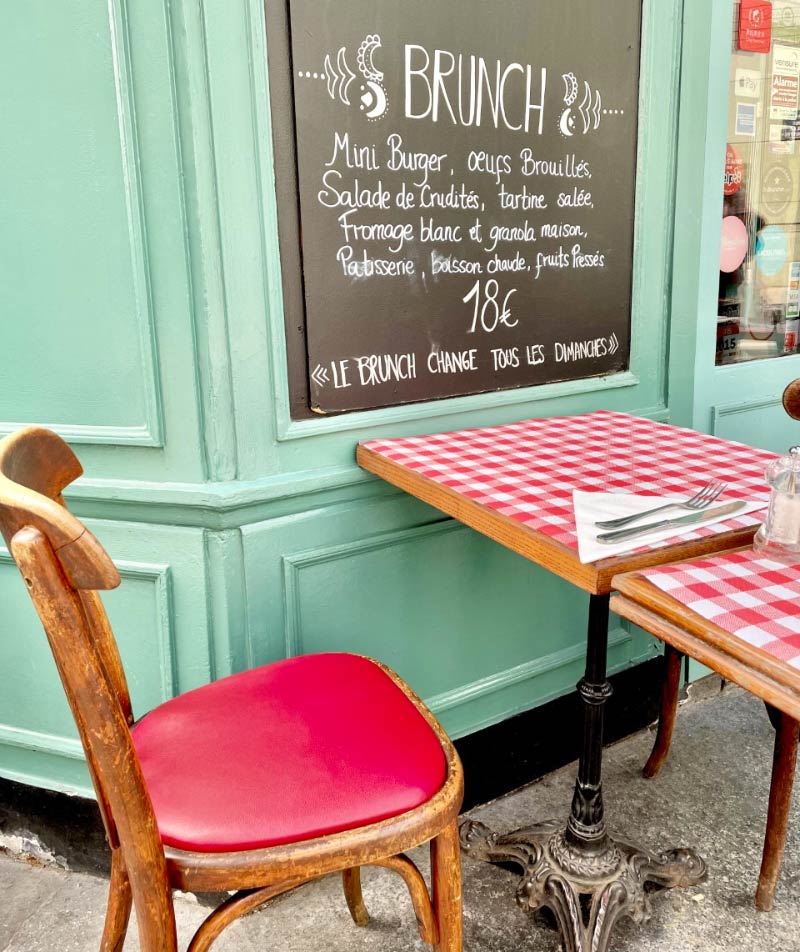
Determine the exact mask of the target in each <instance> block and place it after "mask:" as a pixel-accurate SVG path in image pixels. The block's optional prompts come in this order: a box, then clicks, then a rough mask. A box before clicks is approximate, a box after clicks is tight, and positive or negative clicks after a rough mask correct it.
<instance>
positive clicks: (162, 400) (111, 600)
mask: <svg viewBox="0 0 800 952" xmlns="http://www.w3.org/2000/svg"><path fill="white" fill-rule="evenodd" d="M700 6H705V4H701V5H700ZM7 7H8V9H7V10H5V11H4V24H3V30H2V31H0V79H2V82H1V83H0V101H2V114H3V117H4V124H5V129H4V131H5V133H6V134H5V135H4V137H3V144H2V145H0V181H2V182H3V183H4V187H3V194H2V197H1V198H0V203H2V214H0V260H2V261H3V263H4V265H7V266H8V267H7V268H6V269H5V276H4V278H3V280H2V281H0V321H2V337H1V338H0V340H1V341H2V360H1V361H0V420H2V421H4V422H2V423H0V431H2V432H6V431H9V430H12V429H14V428H15V427H16V426H18V425H19V424H21V423H26V422H39V423H45V424H49V425H52V426H54V427H55V428H56V429H58V430H59V431H60V432H61V433H63V434H64V435H65V436H66V437H67V438H68V439H70V441H71V442H72V443H73V445H74V446H75V448H76V450H77V452H78V454H79V455H80V457H81V459H82V461H83V463H84V467H85V470H86V474H87V475H86V476H85V477H84V478H83V479H82V480H81V481H80V482H79V483H78V484H77V485H76V486H75V488H74V489H73V490H71V491H70V493H69V499H70V503H71V505H72V506H73V508H74V509H75V510H76V511H77V512H78V513H79V514H80V515H81V516H83V517H85V518H86V519H87V520H89V522H90V525H91V526H92V528H93V529H94V530H95V531H96V532H97V534H98V536H99V537H100V539H101V540H102V541H103V542H104V543H105V544H106V545H107V546H108V548H109V551H110V552H111V553H112V555H113V557H114V558H115V560H116V561H117V562H118V564H119V566H120V570H121V573H122V575H123V586H122V588H121V589H120V590H118V591H116V592H114V593H111V594H109V596H108V598H107V603H108V606H109V611H110V613H111V616H112V620H113V622H114V623H115V626H116V627H117V630H118V632H119V637H120V642H121V648H122V653H123V656H124V660H125V663H126V666H127V668H128V670H129V671H130V673H131V680H132V687H133V695H134V702H135V705H136V710H137V712H138V713H142V712H143V711H144V710H146V709H147V708H148V707H151V706H152V705H153V704H155V703H157V702H158V701H159V700H161V699H162V698H164V697H167V696H169V695H170V694H172V693H175V692H178V691H184V690H186V689H187V688H190V687H193V686H195V685H197V684H201V683H204V682H205V681H208V680H209V679H211V678H214V677H219V676H222V675H224V674H227V673H229V672H231V671H235V670H240V669H242V668H244V667H247V666H249V665H252V664H257V663H260V662H264V661H270V660H273V659H276V658H280V657H283V656H285V655H287V654H291V653H293V652H299V651H315V650H324V649H340V648H344V649H352V650H357V651H363V652H366V653H368V654H372V655H375V656H377V657H379V658H381V659H384V660H386V661H387V662H389V663H390V664H392V665H393V666H394V667H396V668H397V669H398V670H399V671H400V673H401V674H402V675H404V676H405V677H406V678H408V680H409V681H410V682H411V683H412V685H414V687H416V689H417V690H418V691H420V692H421V693H422V694H423V695H424V696H425V697H426V698H427V699H428V700H429V701H430V703H431V705H432V706H433V708H434V710H436V711H437V712H438V713H439V714H440V715H441V718H442V720H443V722H444V724H445V726H446V727H447V728H448V729H449V730H450V731H451V732H452V733H454V734H455V735H460V734H464V733H468V732H470V731H473V730H476V729H478V728H480V727H482V726H485V725H487V724H490V723H493V722H496V721H498V720H500V719H502V718H504V717H507V716H509V715H511V714H513V713H515V712H518V711H521V710H524V709H527V708H530V707H532V706H533V705H535V704H538V703H541V702H543V701H544V700H546V699H548V698H551V697H554V696H556V695H558V694H561V693H564V692H565V691H569V690H571V689H572V687H573V685H574V683H575V681H576V680H577V678H578V677H579V675H580V673H581V669H582V657H583V645H584V627H585V617H586V614H585V613H586V599H585V597H584V596H582V595H580V594H577V593H576V592H575V590H574V589H572V588H570V587H569V586H567V585H565V584H564V583H563V582H560V581H559V580H557V579H555V578H553V577H551V576H549V575H548V574H547V573H545V572H542V571H540V570H539V569H537V568H536V567H534V566H531V565H528V564H527V563H525V562H524V561H523V560H521V559H519V558H518V557H516V556H513V555H512V554H510V553H509V552H507V551H505V550H503V549H502V548H501V547H499V546H497V545H496V544H494V543H491V542H489V541H488V540H486V539H484V538H483V537H480V536H478V535H476V534H475V533H473V532H471V531H469V530H467V529H464V528H461V527H459V526H457V525H454V524H453V523H452V522H450V521H448V520H446V519H443V518H442V517H441V515H440V514H439V513H437V512H436V511H434V510H432V509H430V508H429V507H426V506H424V505H423V504H421V503H419V502H417V501H415V500H412V499H410V498H407V497H405V496H403V495H402V494H399V493H397V492H396V491H394V490H393V489H391V488H390V487H388V486H386V485H385V484H382V483H380V482H379V481H376V480H374V479H373V478H371V477H369V476H367V475H366V474H364V473H362V472H361V471H360V470H359V469H358V468H357V467H356V465H355V463H354V449H355V445H356V443H357V441H358V440H359V439H363V438H368V437H376V436H379V435H400V434H406V433H419V432H425V431H436V430H441V429H446V428H454V427H463V426H478V425H488V424H496V423H503V422H506V421H510V420H514V419H521V418H525V417H529V416H536V415H552V414H555V413H573V412H580V411H584V410H589V409H593V408H598V407H607V408H612V409H620V410H627V411H630V412H635V413H640V414H644V415H649V416H653V417H656V418H659V419H668V418H669V417H670V412H671V408H670V406H669V404H668V401H667V399H666V394H667V385H668V369H669V365H668V361H667V350H668V334H669V310H670V295H671V292H672V283H671V262H672V257H673V224H674V222H673V217H674V216H673V209H674V208H675V207H676V196H675V183H676V160H677V143H678V138H677V123H678V90H679V75H680V65H681V34H682V30H681V17H682V9H681V8H682V3H681V0H645V4H644V7H645V17H644V40H643V61H642V77H643V81H642V91H641V109H640V145H639V174H638V178H637V218H636V257H635V262H634V276H635V281H634V284H635V287H634V318H633V319H634V343H633V353H632V362H631V370H630V372H629V373H627V374H622V375H619V376H617V377H614V378H609V379H606V380H591V381H585V382H579V383H572V384H560V385H550V386H546V387H542V388H537V389H533V390H522V391H510V392H506V393H501V394H494V395H482V396H474V397H464V398H459V399H454V400H449V401H443V402H439V403H432V404H421V405H415V406H410V407H397V408H392V409H388V410H381V411H374V412H370V413H358V414H350V415H348V416H346V417H340V418H335V419H320V420H310V421H303V422H292V421H291V420H290V419H289V417H288V411H287V393H286V373H285V361H284V345H283V314H282V305H281V282H280V263H279V257H278V250H277V237H276V234H277V228H276V216H275V194H274V181H273V174H272V161H271V134H270V115H269V101H268V95H267V90H268V86H267V72H266V53H265V50H266V44H265V36H264V27H263V14H262V8H261V0H203V2H198V0H136V2H135V3H134V2H133V0H127V2H126V0H109V2H106V0H61V2H60V3H58V4H54V3H52V2H51V0H28V2H26V3H24V4H8V5H7ZM109 11H110V13H109ZM688 39H690V37H688V35H687V41H688ZM691 40H692V42H691V43H690V44H688V46H689V49H690V54H685V55H684V69H691V68H694V67H695V65H696V64H695V62H694V59H696V60H697V63H699V64H700V66H701V67H702V61H703V59H704V58H707V50H706V49H704V48H703V46H702V42H700V43H698V42H697V38H696V37H692V38H691ZM688 56H691V57H693V59H691V61H689V62H687V57H688ZM695 178H696V175H695V174H694V173H693V172H692V170H691V168H688V169H687V168H686V167H685V162H684V169H683V171H682V172H681V176H680V179H679V185H686V181H685V180H688V179H692V180H694V179H695ZM695 184H696V183H694V182H692V183H691V185H692V186H694V185H695ZM682 319H683V318H682ZM687 320H688V318H687ZM671 358H672V359H671V366H672V367H676V366H678V365H681V364H683V363H684V362H686V361H689V360H691V361H692V362H693V361H694V359H695V341H694V339H692V340H691V341H688V342H682V341H681V340H680V339H679V338H673V343H672V353H671ZM688 377H689V379H690V380H691V374H689V375H688ZM687 412H691V407H690V410H689V411H687ZM0 596H2V597H3V607H4V611H3V625H2V631H1V632H0V774H2V775H3V776H6V777H10V778H14V779H18V780H22V781H26V782H31V783H37V784H42V785H46V786H50V787H54V788H63V789H69V790H79V791H86V790H87V781H86V776H85V773H84V771H83V766H82V763H81V759H80V753H79V749H78V746H77V742H76V740H75V733H74V731H73V729H72V726H71V724H70V720H69V717H68V714H67V710H66V706H65V704H64V701H63V699H62V697H61V693H60V688H59V686H58V684H57V680H56V676H55V672H54V670H53V666H52V662H51V661H50V659H49V657H48V656H47V653H46V650H45V643H44V638H43V635H42V633H41V631H40V629H39V627H38V625H37V623H36V621H35V618H34V617H33V613H32V610H31V608H30V606H29V604H28V603H27V601H26V596H25V594H24V592H23V590H22V586H21V584H20V583H19V580H18V579H17V578H16V576H15V572H14V567H13V565H11V564H10V562H9V559H8V556H7V554H4V553H3V552H0ZM611 645H612V647H611V662H612V666H613V668H615V669H619V668H621V667H624V666H626V665H630V664H632V663H635V662H637V661H639V660H641V659H642V658H645V657H649V656H651V655H652V654H653V653H654V651H655V648H654V646H653V644H652V643H651V642H650V640H649V639H647V638H646V637H645V636H643V635H642V634H641V633H637V632H636V631H631V630H628V629H626V628H623V627H622V626H621V625H617V626H613V630H612V633H611Z"/></svg>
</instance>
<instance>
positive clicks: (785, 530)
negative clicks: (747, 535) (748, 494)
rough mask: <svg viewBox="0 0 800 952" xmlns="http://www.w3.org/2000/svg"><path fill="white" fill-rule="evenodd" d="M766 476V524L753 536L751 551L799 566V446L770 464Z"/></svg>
mask: <svg viewBox="0 0 800 952" xmlns="http://www.w3.org/2000/svg"><path fill="white" fill-rule="evenodd" d="M765 475H766V478H767V482H768V483H769V485H770V486H771V487H772V492H771V494H770V499H769V509H768V510H767V521H766V522H765V523H764V525H762V526H761V528H760V529H759V530H758V532H757V533H756V535H755V539H754V540H753V548H754V549H755V550H756V551H757V552H761V553H762V554H764V555H769V556H772V557H774V558H776V559H780V560H782V561H784V562H787V561H788V562H800V446H793V447H792V448H791V449H790V450H789V453H788V455H787V456H781V457H780V459H776V460H773V461H772V462H771V463H770V464H769V466H767V470H766V474H765Z"/></svg>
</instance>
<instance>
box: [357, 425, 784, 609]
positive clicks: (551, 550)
mask: <svg viewBox="0 0 800 952" xmlns="http://www.w3.org/2000/svg"><path fill="white" fill-rule="evenodd" d="M774 458H775V454H773V453H768V452H766V451H764V450H756V449H753V448H752V447H749V446H745V445H744V444H741V443H735V442H732V441H728V440H721V439H719V438H717V437H713V436H707V435H705V434H701V433H696V432H695V431H694V430H687V429H684V428H681V427H675V426H671V425H668V424H665V423H657V422H654V421H652V420H647V419H644V418H641V417H634V416H630V415H628V414H625V413H616V412H612V411H608V410H599V411H596V412H594V413H584V414H579V415H576V416H567V417H551V418H549V419H533V420H523V421H521V422H519V423H510V424H507V425H504V426H496V427H486V428H482V429H473V430H459V431H456V432H452V433H438V434H433V435H429V436H416V437H404V438H400V439H388V440H371V441H369V442H367V443H362V444H361V445H359V447H358V453H357V459H358V462H359V464H360V465H361V466H362V467H364V468H365V469H367V470H369V471H370V472H372V473H375V474H376V475H378V476H380V477H382V478H383V479H385V480H387V481H388V482H390V483H392V484H394V485H396V486H399V487H400V488H401V489H404V490H406V492H409V493H410V494H411V495H414V496H416V497H417V498H419V499H422V500H424V501H425V502H427V503H429V504H431V505H433V506H435V507H436V508H438V509H440V510H441V511H442V512H445V513H447V514H448V515H450V516H453V517H454V518H455V519H458V520H459V521H461V522H463V523H465V524H466V525H469V526H471V527H472V528H474V529H477V530H478V531H479V532H482V533H483V534H485V535H487V536H489V537H490V538H492V539H494V540H496V541H498V542H500V543H501V544H503V545H506V546H507V547H508V548H510V549H513V550H514V551H516V552H518V553H519V554H521V555H523V556H525V557H526V558H528V559H530V560H531V561H534V562H536V563H538V564H539V565H542V566H543V567H545V568H547V569H548V570H550V571H552V572H554V573H556V574H557V575H560V576H561V577H563V578H566V579H567V580H568V581H570V582H572V583H573V584H575V585H578V586H579V587H581V588H583V589H584V590H586V591H588V592H591V593H594V594H606V593H608V592H610V591H611V579H612V577H613V576H614V575H615V574H617V573H621V572H626V571H631V570H635V569H639V568H644V567H646V566H650V565H658V564H661V563H663V562H666V561H674V560H676V559H687V558H693V557H695V556H700V555H705V554H707V553H713V552H718V551H723V550H727V549H732V548H737V547H740V546H742V545H746V544H747V543H749V542H750V540H751V539H752V536H753V533H754V532H755V528H756V527H757V526H758V525H759V523H760V521H761V519H760V518H759V517H758V516H757V515H743V516H738V517H734V518H732V519H730V520H727V521H725V522H721V523H717V524H716V525H713V526H701V527H699V528H697V529H695V530H694V531H693V532H691V533H685V534H684V535H682V536H681V538H680V539H676V540H665V541H661V542H657V543H653V544H651V545H644V546H640V547H639V548H638V549H636V550H634V551H632V552H630V553H626V554H624V555H619V556H615V557H613V558H608V559H603V560H602V561H598V562H593V563H590V564H588V565H581V563H580V561H579V559H578V542H577V535H576V529H575V517H574V512H573V504H572V493H573V491H574V490H583V491H586V492H633V493H638V494H642V495H653V496H665V495H673V494H674V495H684V494H685V495H690V494H691V493H692V492H694V491H695V490H696V489H698V488H699V487H700V486H702V485H703V484H704V483H705V482H707V481H708V480H709V479H711V478H719V479H724V480H725V481H726V482H727V483H728V488H727V490H726V491H725V498H724V501H726V502H727V501H731V500H734V499H748V500H754V499H764V501H765V502H766V500H767V499H768V497H769V489H768V486H767V484H766V482H765V479H764V469H765V467H766V465H767V463H769V462H770V461H771V460H772V459H774Z"/></svg>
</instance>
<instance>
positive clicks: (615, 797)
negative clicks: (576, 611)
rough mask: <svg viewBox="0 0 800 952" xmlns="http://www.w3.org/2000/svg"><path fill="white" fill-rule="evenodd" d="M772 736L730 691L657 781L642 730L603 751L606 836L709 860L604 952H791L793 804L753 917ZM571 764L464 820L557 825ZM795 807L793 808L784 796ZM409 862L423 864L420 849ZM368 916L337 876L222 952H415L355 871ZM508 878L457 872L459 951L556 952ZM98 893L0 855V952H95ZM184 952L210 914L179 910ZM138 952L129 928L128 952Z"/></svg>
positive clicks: (684, 725)
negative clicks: (771, 902) (773, 891)
mask: <svg viewBox="0 0 800 952" xmlns="http://www.w3.org/2000/svg"><path fill="white" fill-rule="evenodd" d="M772 737H773V735H772V729H771V727H770V725H769V721H768V719H767V716H766V712H765V711H764V707H763V705H762V704H761V702H759V701H756V700H755V699H754V698H752V697H750V696H749V695H746V694H743V693H741V692H739V691H738V690H728V691H726V692H725V693H724V694H723V695H721V696H719V697H716V698H714V699H713V700H709V701H703V702H695V703H692V704H689V705H685V706H684V707H682V709H681V711H680V713H679V716H678V725H677V728H676V736H675V741H674V744H673V750H672V754H671V756H670V758H669V760H668V761H667V764H666V766H665V767H664V770H663V771H662V775H661V776H660V777H659V778H657V779H656V780H654V781H645V780H642V779H641V776H640V770H641V766H642V764H643V763H644V761H645V760H646V758H647V754H648V753H649V750H650V745H651V743H652V735H651V734H650V733H649V732H647V731H645V732H642V733H640V734H637V735H635V736H634V737H632V738H629V739H627V740H625V741H623V742H622V743H620V744H617V745H616V746H614V747H612V748H610V749H609V750H608V751H607V757H606V767H605V778H604V780H605V791H606V804H607V814H608V817H609V822H610V825H611V826H612V829H613V828H617V829H619V830H621V831H624V833H625V834H626V838H628V839H629V840H638V841H641V842H642V843H645V844H648V845H650V846H651V847H653V848H657V847H668V846H673V845H681V844H683V845H691V846H694V847H695V848H697V849H698V850H699V851H700V853H701V854H702V855H703V856H704V857H705V859H706V860H707V861H708V865H709V868H710V876H709V880H708V882H707V883H706V884H705V885H704V886H702V887H699V888H693V889H687V890H674V891H672V892H661V893H655V894H653V897H652V899H653V911H654V915H653V919H652V920H651V921H650V923H649V924H647V925H645V926H636V925H634V924H633V923H631V922H629V921H627V920H624V921H623V923H622V924H621V925H620V927H619V928H618V929H617V931H616V933H615V936H614V939H613V940H612V948H613V949H614V952H634V950H638V952H645V950H647V952H651V950H652V952H656V950H657V952H690V950H691V952H694V950H702V952H739V950H741V952H762V950H763V952H800V810H798V809H797V808H796V807H795V810H794V817H793V824H792V827H791V829H790V833H789V843H788V847H787V854H786V859H785V862H784V868H783V875H782V878H781V882H780V884H779V886H778V892H777V899H776V905H775V909H774V911H773V912H771V913H766V914H765V913H759V912H756V910H755V908H754V906H753V894H754V891H755V884H756V879H757V876H758V869H759V865H760V861H761V845H762V837H763V832H764V823H765V817H766V805H767V793H768V789H769V771H770V764H771V751H772ZM573 777H574V767H568V768H565V769H563V770H559V771H557V772H556V773H554V774H551V775H549V776H548V777H545V778H544V779H543V780H542V781H540V782H538V783H536V784H533V785H531V786H529V787H526V788H523V789H522V790H519V791H517V792H516V793H513V794H511V795H509V796H507V797H504V798H503V799H501V800H498V801H497V802H495V803H493V804H491V805H490V806H488V807H484V808H481V809H479V810H476V811H474V813H473V815H474V816H479V817H481V819H483V820H484V821H485V822H488V823H490V824H491V825H492V826H493V827H495V828H497V829H510V828H513V827H515V826H521V825H523V824H524V823H525V822H527V821H529V820H531V819H535V818H544V817H546V816H550V815H557V814H564V813H565V811H566V810H567V809H568V805H569V801H570V798H571V793H572V783H573ZM795 799H796V800H798V802H800V799H799V798H795ZM415 859H416V860H417V861H418V862H419V864H420V866H424V867H425V869H424V871H425V872H426V874H427V867H426V863H425V853H424V851H418V855H417V856H415ZM363 878H364V897H365V900H366V903H367V906H368V908H369V910H370V912H371V914H372V916H373V919H372V922H371V923H370V924H369V925H368V926H367V927H366V928H365V929H358V928H356V927H355V926H354V925H353V924H352V922H351V920H350V918H349V915H348V912H347V908H346V906H345V903H344V899H343V897H342V893H341V888H340V883H339V879H338V877H328V878H326V879H325V880H322V881H320V882H317V883H313V884H311V885H308V886H305V887H303V888H301V889H299V890H297V891H296V892H294V893H292V894H290V895H287V896H284V897H281V898H278V899H277V900H275V901H273V902H272V903H270V904H268V905H267V906H266V907H264V909H263V910H262V911H260V912H258V913H256V914H254V915H252V916H250V917H248V918H246V919H245V920H243V921H242V922H239V923H237V924H235V925H234V926H232V927H231V928H229V929H228V930H227V931H226V932H225V933H223V935H222V937H221V938H220V939H219V940H218V942H217V943H216V944H215V946H214V949H215V950H216V949H219V952H251V950H252V952H255V950H258V952H264V950H265V949H269V950H270V952H316V950H323V952H410V950H415V952H422V950H423V949H424V948H425V946H423V945H422V943H421V942H420V940H419V938H418V936H417V933H416V930H415V928H414V917H413V914H412V912H411V908H410V904H409V901H408V897H407V894H406V893H405V890H404V887H403V886H402V884H401V882H400V881H399V879H397V878H396V877H395V876H394V875H393V874H391V873H389V872H388V871H385V870H379V869H367V870H365V871H364V877H363ZM515 883H516V878H515V877H513V876H512V875H510V874H509V873H506V872H504V871H503V870H500V869H497V868H494V867H489V866H485V865H482V864H477V863H474V862H471V861H469V860H465V862H464V906H465V908H464V915H465V942H464V949H465V952H556V950H557V949H558V947H559V946H558V940H557V936H556V934H555V933H554V932H550V931H548V930H547V929H545V928H543V927H542V926H541V925H540V924H539V923H538V921H535V920H534V919H532V918H531V917H530V916H528V915H526V914H524V913H522V912H521V911H520V910H518V909H517V907H516V905H515V904H514V899H513V896H514V888H515ZM105 894H106V883H105V882H104V881H103V880H102V879H100V878H97V877H93V876H90V875H87V874H78V873H70V872H64V871H63V870H60V869H57V868H37V867H33V866H30V865H28V864H27V863H25V862H23V861H21V860H18V859H14V858H12V857H9V856H8V855H0V950H8V952H40V950H41V952H53V950H57V952H97V949H98V948H99V942H100V934H101V931H102V922H103V910H104V907H105ZM176 908H177V911H178V921H179V934H180V943H181V948H184V949H185V948H186V945H187V944H188V941H189V937H190V935H191V932H192V930H193V929H194V927H195V926H196V925H197V924H198V923H199V921H200V920H201V919H202V918H203V916H204V914H205V913H206V912H207V910H205V909H204V907H203V906H202V905H200V904H199V903H198V902H197V901H190V900H189V899H180V900H178V902H177V903H176ZM138 948H139V943H138V941H137V937H136V928H135V925H134V924H133V923H132V924H131V930H130V932H129V936H128V940H127V942H126V945H125V950H126V952H133V950H137V949H138Z"/></svg>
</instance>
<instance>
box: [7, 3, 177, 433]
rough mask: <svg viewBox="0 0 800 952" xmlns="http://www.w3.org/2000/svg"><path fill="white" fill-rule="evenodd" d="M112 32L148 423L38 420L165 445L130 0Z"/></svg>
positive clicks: (115, 8) (62, 429)
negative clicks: (132, 51)
mask: <svg viewBox="0 0 800 952" xmlns="http://www.w3.org/2000/svg"><path fill="white" fill-rule="evenodd" d="M108 28H109V37H110V41H111V58H112V66H113V71H114V94H115V98H116V106H117V124H118V133H119V144H120V160H121V165H122V176H123V182H124V195H125V209H126V218H127V231H128V249H129V254H130V260H131V274H132V278H133V293H134V301H135V313H134V315H133V317H134V318H135V320H136V323H137V330H138V336H139V356H140V360H141V365H142V378H143V379H142V397H143V400H144V416H145V419H144V421H143V422H142V423H140V424H134V425H124V424H119V425H116V424H115V425H103V424H96V425H95V424H81V423H50V422H47V421H46V420H37V421H35V422H36V423H37V424H38V425H41V426H46V427H47V428H48V429H51V430H53V431H55V432H56V433H58V434H59V436H61V437H63V438H64V439H65V440H67V441H68V442H70V443H104V444H109V445H112V446H131V445H133V446H163V445H164V441H163V406H162V399H161V384H160V379H159V374H158V349H157V342H156V330H155V318H154V313H153V302H152V295H151V290H150V263H149V258H148V250H147V237H146V229H145V210H144V198H143V195H142V187H141V179H140V173H139V169H140V166H141V162H140V157H139V141H138V131H137V125H136V108H135V102H134V93H133V82H132V77H131V65H130V64H131V56H130V41H129V36H128V14H127V0H108ZM30 423H31V421H28V422H15V421H0V436H5V435H7V434H8V433H12V432H13V431H14V430H17V429H19V428H20V427H23V426H29V425H30Z"/></svg>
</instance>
